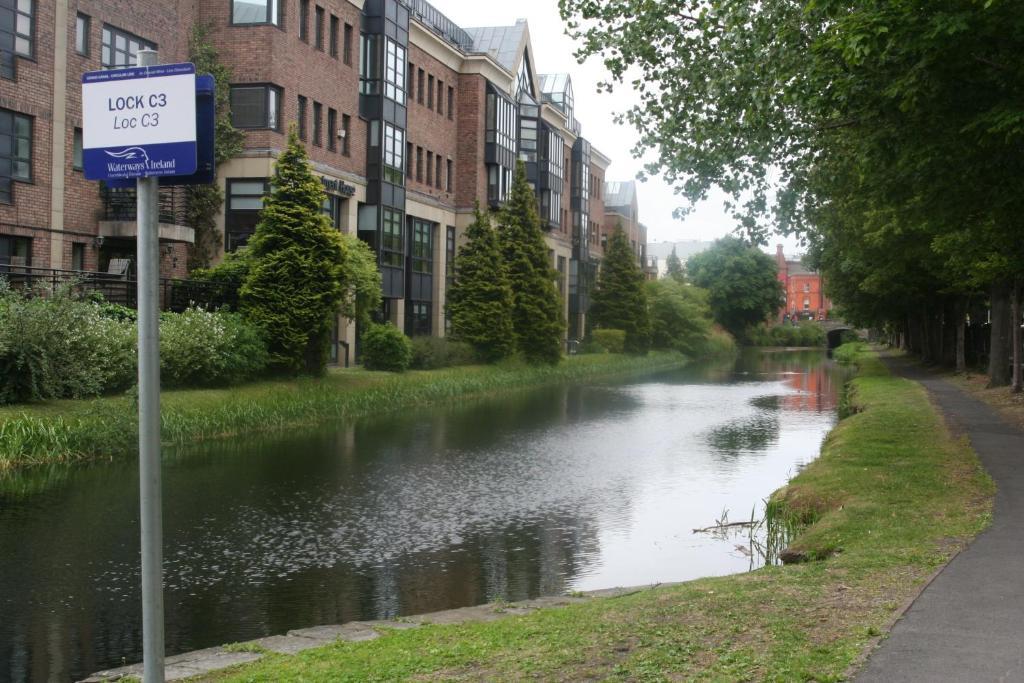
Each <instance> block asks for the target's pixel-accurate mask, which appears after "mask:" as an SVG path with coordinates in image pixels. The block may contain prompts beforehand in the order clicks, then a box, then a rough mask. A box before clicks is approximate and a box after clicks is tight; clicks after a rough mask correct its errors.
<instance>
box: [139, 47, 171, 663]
mask: <svg viewBox="0 0 1024 683" xmlns="http://www.w3.org/2000/svg"><path fill="white" fill-rule="evenodd" d="M138 59H139V66H156V64H157V53H156V52H155V51H154V50H139V53H138ZM158 192H159V181H158V179H157V178H155V177H148V178H139V179H138V180H137V181H136V195H137V207H136V210H137V215H136V220H137V225H138V231H137V240H136V242H137V247H138V262H139V263H138V319H139V511H140V515H139V521H140V526H141V530H142V663H143V677H142V680H143V682H144V683H163V680H164V587H163V515H162V511H163V501H162V493H161V482H160V302H159V301H158V298H157V285H158V283H159V278H160V248H159V234H158V230H159V225H158V222H157V199H158V197H157V193H158Z"/></svg>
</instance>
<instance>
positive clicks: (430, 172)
mask: <svg viewBox="0 0 1024 683" xmlns="http://www.w3.org/2000/svg"><path fill="white" fill-rule="evenodd" d="M433 184H434V153H433V152H427V185H433Z"/></svg>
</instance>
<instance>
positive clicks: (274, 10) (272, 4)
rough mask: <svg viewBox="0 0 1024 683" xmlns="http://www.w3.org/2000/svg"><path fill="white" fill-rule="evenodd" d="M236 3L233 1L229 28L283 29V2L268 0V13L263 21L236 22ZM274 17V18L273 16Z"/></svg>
mask: <svg viewBox="0 0 1024 683" xmlns="http://www.w3.org/2000/svg"><path fill="white" fill-rule="evenodd" d="M235 2H236V0H231V7H230V18H229V19H228V25H229V26H276V27H278V28H280V27H281V10H282V9H283V8H282V2H281V0H266V5H267V11H266V14H265V18H264V20H263V21H235ZM271 15H273V16H271Z"/></svg>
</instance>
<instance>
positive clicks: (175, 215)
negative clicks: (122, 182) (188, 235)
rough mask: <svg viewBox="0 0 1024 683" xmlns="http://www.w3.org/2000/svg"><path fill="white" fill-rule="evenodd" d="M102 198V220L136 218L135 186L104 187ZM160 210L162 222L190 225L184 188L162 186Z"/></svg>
mask: <svg viewBox="0 0 1024 683" xmlns="http://www.w3.org/2000/svg"><path fill="white" fill-rule="evenodd" d="M100 198H101V199H102V200H103V218H102V219H101V220H105V221H135V220H136V216H137V214H136V210H137V209H136V207H137V206H138V201H137V199H136V197H135V188H110V187H104V188H103V189H102V190H101V191H100ZM158 210H159V214H160V218H159V220H160V222H161V223H171V224H173V225H188V218H187V214H186V200H185V190H184V188H182V187H161V188H160V194H159V200H158Z"/></svg>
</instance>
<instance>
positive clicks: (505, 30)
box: [464, 19, 526, 73]
mask: <svg viewBox="0 0 1024 683" xmlns="http://www.w3.org/2000/svg"><path fill="white" fill-rule="evenodd" d="M464 30H465V31H466V33H468V34H469V35H470V36H471V37H472V38H473V52H480V53H484V54H487V55H489V56H490V57H491V59H493V60H494V61H496V62H497V63H498V64H500V65H501V66H503V67H505V68H506V69H508V70H509V71H511V72H512V73H516V67H517V66H518V65H519V59H520V57H521V56H522V54H523V48H524V47H525V46H524V45H523V43H524V41H525V39H526V19H517V20H516V23H515V26H481V27H477V28H467V29H464Z"/></svg>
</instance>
